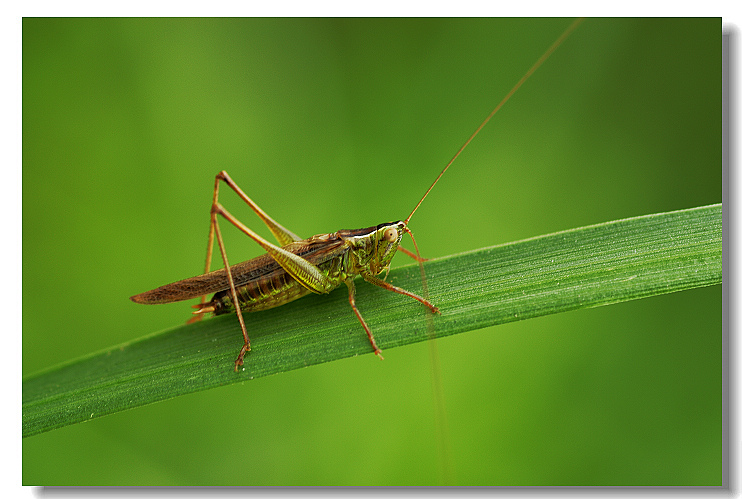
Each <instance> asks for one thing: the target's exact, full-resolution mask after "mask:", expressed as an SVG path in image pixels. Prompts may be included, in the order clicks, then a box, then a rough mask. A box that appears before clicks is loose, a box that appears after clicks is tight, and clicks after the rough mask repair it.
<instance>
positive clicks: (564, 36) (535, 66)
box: [405, 17, 585, 224]
mask: <svg viewBox="0 0 742 499" xmlns="http://www.w3.org/2000/svg"><path fill="white" fill-rule="evenodd" d="M584 20H585V18H583V17H580V18H578V19H575V20H574V22H573V23H572V24H570V25H569V27H568V28H567V29H566V30H565V31H564V33H562V36H560V37H559V38H557V39H556V41H555V42H554V43H552V44H551V47H549V49H548V50H547V51H546V52H544V55H542V56H541V57H540V58H539V60H537V61H536V62H535V63H534V64H533V66H531V69H529V70H528V71H527V72H526V74H524V75H523V78H521V79H520V81H519V82H518V83H516V84H515V86H514V87H513V88H512V89H511V90H510V92H508V94H507V95H506V96H505V97H504V98H503V99H502V100H501V101H500V103H499V104H498V105H497V107H495V109H493V110H492V112H491V113H490V114H489V116H487V117H486V118H485V119H484V121H483V122H482V124H481V125H479V127H478V128H477V129H476V130H474V133H473V134H471V137H469V138H468V139H467V140H466V142H464V145H463V146H461V149H459V150H458V151H457V152H456V154H454V155H453V158H451V161H449V162H448V164H447V165H446V167H445V168H443V171H441V172H440V173H439V174H438V176H437V177H436V178H435V180H434V181H433V183H432V184H431V186H430V187H428V190H427V191H425V194H423V197H422V199H420V202H418V203H417V205H416V206H415V208H414V209H413V210H412V213H410V216H408V217H407V220H405V224H408V223H410V219H411V218H412V215H414V214H415V212H416V211H417V209H418V208H419V207H420V205H421V204H423V201H425V198H426V197H427V196H428V194H429V193H430V191H432V190H433V187H435V184H437V183H438V180H440V178H441V177H442V176H443V174H444V173H446V170H448V167H449V166H451V163H453V162H454V161H456V158H458V157H459V154H461V152H462V151H463V150H464V149H466V146H468V145H469V142H471V141H472V140H473V139H474V137H476V136H477V134H478V133H479V131H480V130H481V129H482V128H484V125H486V124H487V122H488V121H489V120H490V118H492V117H493V116H494V115H495V113H496V112H497V111H499V110H500V108H501V107H502V106H503V105H504V104H505V103H506V102H507V101H508V100H509V99H510V97H512V96H513V94H514V93H515V92H517V91H518V89H519V88H520V87H521V85H523V83H525V81H526V80H527V79H528V78H529V77H530V76H531V75H532V74H533V73H534V72H535V71H536V70H537V69H538V68H539V67H540V66H541V65H542V64H543V63H544V61H546V59H548V58H549V56H550V55H551V54H552V53H553V52H554V51H555V50H556V49H557V48H559V45H561V44H562V42H564V40H566V39H567V37H568V36H569V35H571V34H572V32H573V31H574V30H575V29H577V26H579V25H580V24H581V23H582V21H584Z"/></svg>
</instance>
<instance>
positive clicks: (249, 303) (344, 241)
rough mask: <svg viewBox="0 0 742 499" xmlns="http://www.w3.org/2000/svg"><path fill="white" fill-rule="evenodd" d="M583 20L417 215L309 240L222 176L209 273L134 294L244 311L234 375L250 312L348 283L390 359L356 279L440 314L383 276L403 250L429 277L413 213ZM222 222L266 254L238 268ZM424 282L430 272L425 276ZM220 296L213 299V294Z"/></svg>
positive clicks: (204, 308)
mask: <svg viewBox="0 0 742 499" xmlns="http://www.w3.org/2000/svg"><path fill="white" fill-rule="evenodd" d="M581 22H582V19H578V20H576V21H574V22H573V23H572V24H571V25H570V26H569V27H568V28H567V30H565V32H564V33H562V35H561V36H560V37H559V38H558V39H557V40H556V41H555V42H554V43H553V44H552V45H551V47H549V49H548V50H547V51H546V52H545V53H544V54H543V55H542V56H541V57H540V58H539V59H538V60H537V61H536V62H535V63H534V65H533V66H531V68H530V69H529V70H528V71H527V72H526V74H525V75H524V76H523V77H522V78H521V79H520V81H518V83H516V84H515V86H514V87H513V88H512V89H511V90H510V92H508V94H507V95H506V96H505V97H504V98H503V99H502V101H500V103H499V104H498V105H497V106H496V107H495V108H494V109H493V110H492V112H491V113H490V114H489V115H488V116H487V117H486V118H485V119H484V121H482V123H481V124H480V125H479V127H478V128H477V129H476V130H475V131H474V133H473V134H472V135H471V136H470V137H469V138H468V139H467V140H466V142H465V143H464V145H463V146H461V148H460V149H459V150H458V151H457V152H456V154H455V155H454V156H453V158H451V160H450V161H449V162H448V163H447V164H446V166H445V167H444V168H443V170H442V171H441V172H440V173H439V174H438V176H437V177H436V179H435V180H434V181H433V183H432V184H431V185H430V187H429V188H428V190H427V191H425V194H423V196H422V198H420V201H418V203H417V205H415V208H413V210H412V212H411V213H410V214H409V216H408V217H407V218H406V219H404V220H398V221H396V222H390V223H382V224H379V225H376V226H374V227H367V228H365V229H350V230H339V231H337V232H333V233H329V234H318V235H315V236H312V237H310V238H309V239H302V238H301V237H299V236H297V235H296V234H294V233H293V232H291V231H290V230H288V229H286V228H285V227H283V226H282V225H281V224H279V223H278V222H276V221H275V220H273V219H272V218H271V217H270V216H269V215H268V214H267V213H266V212H265V211H263V210H262V209H261V208H260V207H259V206H258V205H257V204H256V203H255V202H254V201H253V200H252V199H250V198H249V197H248V196H247V194H245V193H244V192H243V191H242V189H240V187H239V186H238V185H237V184H236V183H235V182H234V181H233V180H232V178H231V177H230V176H229V175H228V174H227V172H226V171H221V172H219V173H218V174H217V175H216V178H215V181H214V196H213V202H212V205H211V221H210V225H209V237H208V247H207V251H206V268H205V270H204V274H202V275H199V276H195V277H191V278H190V279H185V280H182V281H178V282H174V283H172V284H167V285H164V286H160V287H159V288H156V289H153V290H151V291H147V292H145V293H141V294H138V295H135V296H132V297H131V300H132V301H134V302H136V303H143V304H158V303H173V302H178V301H183V300H188V299H192V298H198V297H200V299H201V302H200V303H199V304H197V305H194V306H193V308H195V309H196V310H195V311H194V312H193V314H195V317H194V318H192V319H191V320H190V321H189V322H192V321H194V320H199V319H200V318H201V317H202V316H203V314H206V313H213V314H214V315H222V314H226V313H231V312H236V315H237V318H238V320H239V323H240V328H241V329H242V335H243V338H244V344H243V346H242V348H241V350H240V353H239V355H238V356H237V359H236V360H235V362H234V370H235V372H237V371H238V370H239V367H240V366H241V365H243V364H244V358H245V355H246V353H247V352H249V351H250V337H249V335H248V334H247V328H246V326H245V320H244V318H243V315H242V312H243V311H246V312H255V311H259V310H266V309H269V308H273V307H277V306H280V305H283V304H285V303H289V302H291V301H293V300H296V299H298V298H301V297H302V296H305V295H307V294H309V293H317V294H325V293H329V292H330V291H332V290H334V289H335V288H337V287H339V286H341V285H342V284H345V285H346V286H347V288H348V301H349V303H350V306H351V308H352V309H353V312H354V313H355V315H356V317H357V318H358V320H359V321H360V323H361V326H363V329H364V331H365V332H366V335H367V336H368V340H369V343H370V344H371V348H373V351H374V353H375V354H376V355H377V356H378V357H379V358H380V359H382V360H383V357H382V355H381V350H380V349H379V347H378V345H377V344H376V340H375V339H374V335H373V333H372V332H371V329H369V327H368V324H366V321H365V320H364V319H363V317H362V316H361V313H360V311H359V310H358V307H357V306H356V298H355V295H356V293H355V284H354V280H355V278H356V277H358V276H360V277H362V278H363V279H364V280H365V281H366V282H369V283H371V284H373V285H375V286H379V287H381V288H384V289H387V290H389V291H393V292H395V293H398V294H401V295H405V296H408V297H410V298H412V299H414V300H417V301H418V302H420V303H421V304H422V305H424V306H426V307H427V308H428V309H429V310H430V311H431V312H432V313H440V310H439V309H438V307H436V306H435V305H433V304H432V303H431V302H430V301H428V300H427V299H426V298H423V297H422V296H419V295H417V294H415V293H412V292H410V291H407V290H405V289H402V288H400V287H397V286H394V285H392V284H390V283H388V282H386V280H384V279H381V278H379V277H378V276H379V275H380V274H381V273H382V272H386V273H387V275H388V272H389V265H390V263H391V260H392V258H393V257H394V255H395V254H396V252H397V250H400V251H402V252H403V253H405V254H407V255H408V256H410V257H412V258H414V259H415V260H417V261H418V263H419V264H420V270H421V273H422V272H423V262H424V261H425V259H424V258H422V257H421V256H420V252H419V251H418V248H417V243H416V242H415V239H414V237H413V236H412V232H411V231H410V229H409V222H410V219H411V218H412V215H414V214H415V211H417V209H418V208H419V207H420V205H421V204H422V202H423V201H424V200H425V198H426V197H427V195H428V194H429V193H430V191H431V190H432V189H433V187H435V185H436V183H437V182H438V180H440V178H441V177H442V176H443V174H444V173H445V172H446V170H448V168H449V167H450V166H451V164H452V163H453V162H454V161H455V160H456V158H458V156H459V155H460V154H461V152H462V151H463V150H464V149H465V148H466V147H467V146H468V145H469V143H470V142H471V141H472V140H473V139H474V137H476V136H477V134H478V133H479V132H480V130H481V129H482V128H484V126H485V125H486V124H487V122H488V121H489V120H490V119H491V118H492V116H494V115H495V113H497V111H498V110H499V109H500V108H501V107H502V106H503V105H504V104H505V102H507V101H508V100H509V99H510V97H511V96H512V95H513V94H514V93H515V92H516V91H517V90H518V89H519V88H520V86H521V85H522V84H523V83H524V82H525V81H526V80H527V79H528V78H529V77H530V76H531V74H533V72H534V71H536V69H538V68H539V67H540V66H541V64H543V62H544V61H545V60H546V59H547V58H548V57H549V56H550V55H551V54H552V53H553V52H554V50H556V49H557V47H559V45H561V44H562V42H563V41H564V40H565V39H566V38H567V37H568V36H569V35H570V34H571V33H572V31H574V30H575V29H576V28H577V26H578V25H579V24H580V23H581ZM221 182H224V183H225V184H227V186H229V187H230V188H231V189H232V190H233V191H234V192H236V193H237V195H238V196H239V197H240V198H241V199H242V200H243V201H244V202H245V203H247V205H248V206H249V207H250V208H251V209H252V210H253V211H254V212H255V213H256V214H257V215H258V216H259V217H260V219H261V220H262V221H263V223H265V224H266V225H267V226H268V229H269V230H270V231H271V233H272V234H273V236H274V237H275V238H276V240H277V241H278V245H276V244H273V243H271V242H270V241H267V240H266V239H264V238H263V237H261V236H260V235H258V234H257V233H255V232H254V231H253V230H251V229H250V228H248V227H247V226H245V225H244V224H243V223H242V222H240V221H239V220H238V219H237V218H235V217H234V216H233V215H232V214H231V213H229V212H228V211H227V210H226V209H225V208H224V206H222V204H221V203H220V202H219V186H220V184H221ZM219 217H222V218H224V219H226V220H227V221H228V222H229V223H231V224H232V225H234V226H235V227H237V228H238V229H239V230H241V231H242V232H243V233H245V234H246V235H247V236H249V237H250V238H251V239H253V240H254V241H255V242H256V243H258V244H259V245H260V246H261V247H262V248H263V249H264V250H265V251H266V253H265V254H264V255H262V256H259V257H256V258H253V259H251V260H248V261H246V262H242V263H238V264H236V265H233V266H230V265H229V261H228V259H227V252H226V249H225V247H224V241H223V239H222V234H221V231H220V229H219ZM405 233H406V234H409V235H410V239H411V240H412V242H413V245H414V247H415V252H414V253H413V252H411V251H409V250H406V249H404V248H403V247H402V246H400V242H401V241H402V237H403V236H404V234H405ZM214 239H216V242H217V245H218V246H219V252H220V253H221V256H222V260H223V262H224V268H223V269H220V270H216V271H210V269H211V259H212V253H213V246H214ZM423 278H424V274H423ZM211 293H214V295H213V296H212V298H211V300H209V301H207V300H206V297H207V295H209V294H211Z"/></svg>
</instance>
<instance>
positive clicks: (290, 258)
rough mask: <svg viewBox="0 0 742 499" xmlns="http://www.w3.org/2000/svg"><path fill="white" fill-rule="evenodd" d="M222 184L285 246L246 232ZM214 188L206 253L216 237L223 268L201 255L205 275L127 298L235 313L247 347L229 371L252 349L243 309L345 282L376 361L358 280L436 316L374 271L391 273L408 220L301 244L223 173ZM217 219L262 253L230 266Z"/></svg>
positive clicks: (326, 289) (323, 290)
mask: <svg viewBox="0 0 742 499" xmlns="http://www.w3.org/2000/svg"><path fill="white" fill-rule="evenodd" d="M220 181H224V182H226V183H227V185H229V186H230V187H232V188H233V189H234V190H235V191H236V192H237V193H238V194H239V195H240V197H242V198H243V199H245V200H246V201H247V202H248V204H249V205H250V206H251V207H252V208H253V209H254V210H255V211H256V213H258V215H259V216H260V217H261V218H263V220H264V221H265V222H266V224H267V225H268V227H269V228H270V229H271V232H273V234H274V235H275V236H276V239H278V241H279V243H280V244H283V246H276V245H274V244H272V243H270V242H269V241H266V240H265V239H263V238H262V237H260V236H259V235H258V234H256V233H255V232H253V231H252V230H250V229H249V228H247V227H245V226H244V225H243V224H242V223H241V222H239V221H238V220H237V219H235V218H234V217H233V216H232V215H231V214H229V213H228V212H227V211H226V210H225V209H224V208H223V207H222V206H221V204H219V202H218V190H219V188H218V186H219V182H220ZM214 190H215V192H214V204H213V206H212V223H211V229H210V231H209V249H211V247H212V246H213V238H214V235H215V234H216V239H217V242H218V244H219V248H220V250H221V251H222V257H223V258H224V260H225V268H224V269H221V270H216V271H214V272H208V268H209V266H210V263H211V251H207V258H206V260H207V262H206V269H207V272H206V273H205V274H203V275H200V276H196V277H192V278H190V279H185V280H183V281H178V282H175V283H172V284H167V285H165V286H161V287H159V288H157V289H153V290H152V291H148V292H146V293H142V294H139V295H136V296H132V297H131V299H132V301H134V302H136V303H148V304H154V303H172V302H176V301H182V300H188V299H191V298H197V297H199V296H201V297H202V300H201V304H199V305H195V308H196V309H197V310H196V311H195V312H194V314H197V317H200V316H201V314H204V313H209V312H212V313H214V314H215V315H221V314H225V313H229V312H234V311H236V312H237V314H238V317H239V318H240V325H241V326H242V331H243V335H244V339H245V344H244V345H243V347H242V350H241V351H240V354H239V356H238V357H237V360H236V361H235V370H236V369H238V367H239V366H240V365H242V364H243V362H244V361H243V359H244V356H245V353H246V352H247V351H249V350H250V338H249V336H248V334H247V330H246V328H245V326H244V320H243V319H242V311H243V310H245V311H249V312H253V311H258V310H265V309H269V308H273V307H277V306H279V305H283V304H285V303H288V302H290V301H293V300H296V299H297V298H301V297H302V296H305V295H307V294H309V293H311V292H314V293H320V294H322V293H329V292H330V291H332V290H333V289H335V288H337V287H338V286H340V285H341V284H343V283H345V284H346V285H347V286H348V291H349V301H350V305H351V307H352V308H353V311H354V312H355V314H356V316H357V317H358V320H359V321H360V322H361V325H362V326H363V328H364V329H365V331H366V334H367V335H368V339H369V342H370V343H371V346H372V347H373V349H374V353H376V355H378V356H379V357H381V350H380V349H379V347H378V346H377V345H376V341H375V339H374V336H373V334H372V333H371V330H370V329H369V328H368V325H367V324H366V322H365V321H364V320H363V317H362V316H361V314H360V312H359V311H358V308H357V307H356V304H355V284H354V283H353V280H354V279H355V278H356V277H357V276H361V277H362V278H363V279H365V280H366V281H368V282H370V283H372V284H375V285H377V286H380V287H382V288H385V289H388V290H390V291H394V292H396V293H400V294H403V295H407V296H409V297H411V298H414V299H415V300H417V301H419V302H420V303H422V304H423V305H425V306H427V307H428V308H429V309H430V310H431V311H432V312H438V308H437V307H435V306H434V305H433V304H432V303H430V302H429V301H427V300H426V299H424V298H422V297H420V296H418V295H416V294H414V293H411V292H409V291H406V290H404V289H401V288H398V287H396V286H393V285H392V284H389V283H387V282H386V281H384V280H383V279H380V278H378V277H377V275H379V274H380V273H382V272H384V271H388V270H389V264H390V262H391V260H392V257H394V255H395V254H396V252H397V249H398V248H399V243H400V241H401V240H402V236H403V234H404V233H405V232H408V233H410V232H409V229H407V221H401V220H400V221H397V222H392V223H386V224H381V225H377V226H375V227H369V228H366V229H357V230H340V231H338V232H335V233H332V234H320V235H316V236H313V237H311V238H309V239H304V240H301V239H300V238H299V237H298V236H296V235H295V234H293V233H292V232H291V231H289V230H287V229H285V228H284V227H282V226H281V225H280V224H278V223H277V222H275V221H274V220H273V219H271V218H270V217H268V216H267V215H266V214H265V212H263V211H262V210H261V209H260V208H259V207H258V206H257V205H256V204H255V203H254V202H253V201H252V200H250V198H249V197H247V195H246V194H245V193H244V192H242V190H241V189H240V188H239V187H238V186H237V185H236V184H235V183H234V182H233V181H232V179H231V178H230V177H229V175H228V174H227V172H224V171H223V172H220V173H219V174H218V175H217V176H216V184H215V188H214ZM217 214H220V215H222V216H223V217H225V218H226V219H227V220H229V221H230V222H231V223H233V224H234V225H235V226H237V228H239V229H240V230H242V231H243V232H245V233H246V234H247V235H249V236H250V237H252V238H253V239H254V240H255V241H256V242H257V243H258V244H260V245H261V246H262V247H263V248H264V249H265V250H266V251H267V253H266V254H264V255H262V256H259V257H257V258H253V259H252V260H248V261H246V262H243V263H239V264H237V265H234V266H231V267H230V266H229V265H228V263H227V257H226V252H225V251H224V243H223V241H222V237H221V233H220V231H219V226H218V225H217V218H216V215H217ZM410 235H412V234H411V233H410ZM408 254H410V255H411V256H413V257H415V258H417V259H418V260H422V259H421V258H419V257H416V256H415V255H414V254H412V253H409V252H408ZM227 269H229V270H227ZM209 293H215V294H214V296H213V297H212V298H211V300H210V301H208V302H206V301H205V295H207V294H209ZM381 358H383V357H381Z"/></svg>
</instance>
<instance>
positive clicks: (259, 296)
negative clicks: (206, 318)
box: [207, 257, 344, 315]
mask: <svg viewBox="0 0 742 499" xmlns="http://www.w3.org/2000/svg"><path fill="white" fill-rule="evenodd" d="M341 261H342V258H341V257H338V258H333V259H331V260H329V261H327V262H323V263H322V264H320V265H318V267H319V269H320V270H323V271H325V272H327V275H328V277H329V278H330V279H331V280H333V281H335V282H336V285H340V283H341V282H342V281H343V279H344V276H343V275H342V271H341ZM236 291H237V299H238V300H239V302H240V309H241V310H244V311H246V312H256V311H258V310H266V309H269V308H273V307H278V306H280V305H283V304H285V303H288V302H291V301H294V300H296V299H298V298H301V297H302V296H305V295H308V294H309V293H311V291H310V290H309V289H307V288H305V287H304V286H302V285H301V284H299V283H298V282H297V281H296V279H294V278H293V277H291V276H290V275H289V274H288V273H286V271H284V270H283V269H281V268H279V269H277V270H276V271H274V272H272V273H270V274H268V275H266V276H264V277H261V278H259V279H255V280H252V281H250V282H248V283H247V284H244V285H242V286H237V288H236ZM231 295H232V293H231V291H230V290H228V289H227V290H224V291H220V292H218V293H216V294H215V295H214V297H213V298H212V299H211V302H210V303H208V304H207V306H208V305H211V306H212V307H214V315H221V314H226V313H230V312H233V311H234V304H233V303H232V296H231Z"/></svg>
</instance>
